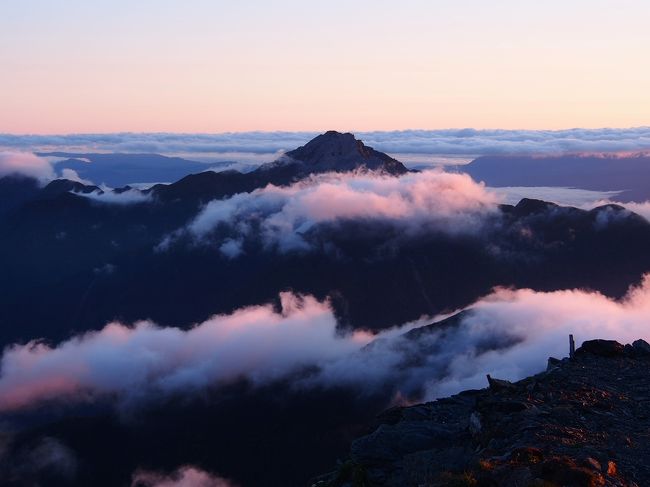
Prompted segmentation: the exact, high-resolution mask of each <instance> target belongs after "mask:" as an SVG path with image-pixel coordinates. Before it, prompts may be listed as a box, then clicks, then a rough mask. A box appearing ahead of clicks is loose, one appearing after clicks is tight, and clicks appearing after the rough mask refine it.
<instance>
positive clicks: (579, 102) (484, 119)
mask: <svg viewBox="0 0 650 487" xmlns="http://www.w3.org/2000/svg"><path fill="white" fill-rule="evenodd" d="M648 18H650V2H648V1H647V0H608V1H605V0H563V1H559V0H547V1H544V2H539V1H532V0H499V1H494V2H487V1H485V0H402V1H400V2H399V3H398V2H394V1H385V0H347V1H342V0H330V1H327V2H315V1H304V0H303V1H298V0H276V1H273V2H269V1H262V0H248V1H241V2H232V1H220V0H212V1H208V0H175V1H171V0H138V1H136V2H134V1H127V0H110V1H109V0H94V1H92V2H88V1H82V0H58V1H57V0H0V69H1V73H2V75H1V76H0V113H1V114H2V116H0V133H13V134H26V133H31V134H53V133H56V134H59V133H60V134H65V133H103V132H122V131H131V132H192V133H194V132H196V133H217V132H230V131H233V132H238V131H250V130H263V131H275V130H289V131H291V130H302V131H320V130H324V129H330V128H334V129H338V130H351V131H362V130H366V131H368V130H400V129H440V128H451V127H473V128H478V129H484V128H510V129H562V128H571V127H585V128H596V127H634V126H644V125H648V115H649V114H650V90H648V89H647V87H648V86H650V65H648V63H647V58H648V55H649V54H650V29H648V28H647V20H648Z"/></svg>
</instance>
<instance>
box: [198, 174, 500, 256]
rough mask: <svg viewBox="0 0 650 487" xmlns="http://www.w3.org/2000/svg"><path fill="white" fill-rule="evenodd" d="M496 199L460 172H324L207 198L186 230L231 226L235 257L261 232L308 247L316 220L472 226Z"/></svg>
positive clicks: (226, 245)
mask: <svg viewBox="0 0 650 487" xmlns="http://www.w3.org/2000/svg"><path fill="white" fill-rule="evenodd" d="M497 202H498V197H497V196H496V195H495V194H494V193H491V192H488V191H486V190H485V188H484V186H483V185H481V184H479V183H476V182H474V181H473V180H472V179H471V178H470V177H469V176H467V175H464V174H450V173H444V172H441V171H425V172H422V173H413V174H406V175H404V176H400V177H399V178H396V177H391V176H378V175H376V174H370V173H353V174H325V175H321V176H316V177H313V178H310V179H308V180H306V181H301V182H299V183H295V184H293V185H291V186H288V187H277V186H273V185H269V186H267V187H265V188H263V189H259V190H255V191H253V192H252V193H241V194H237V195H235V196H233V197H231V198H227V199H224V200H215V201H212V202H210V203H209V204H208V205H207V206H206V207H205V208H204V209H203V210H202V211H201V212H200V213H199V215H198V216H197V217H196V218H195V219H194V220H193V221H192V222H191V223H190V224H189V225H188V227H187V231H188V232H189V233H190V234H191V235H192V236H193V237H194V238H195V239H196V240H199V241H200V240H202V239H205V238H206V237H207V236H209V235H210V234H211V233H212V232H213V231H214V230H216V229H219V228H220V227H221V228H223V227H228V228H229V231H226V233H225V235H226V237H222V240H221V243H219V246H220V249H221V251H222V253H224V254H225V255H227V256H229V257H236V256H238V255H239V254H240V253H241V248H242V240H243V239H246V238H247V237H249V236H251V235H258V234H259V235H261V237H262V238H263V240H264V242H265V243H266V244H267V245H274V246H275V245H277V247H278V248H279V249H280V250H283V251H287V250H296V249H303V250H304V249H308V248H309V243H308V233H309V231H310V230H311V229H312V228H313V227H314V226H316V225H318V224H322V223H332V222H336V221H343V220H356V221H359V220H381V221H385V222H388V223H390V224H392V225H395V226H399V227H400V228H402V229H403V230H404V231H405V232H412V233H417V232H420V231H426V230H428V231H431V230H438V231H445V232H448V233H467V232H470V233H472V232H477V231H480V228H481V223H482V221H483V219H484V217H485V215H487V214H493V213H495V212H496V211H497V210H496V207H495V204H496V203H497Z"/></svg>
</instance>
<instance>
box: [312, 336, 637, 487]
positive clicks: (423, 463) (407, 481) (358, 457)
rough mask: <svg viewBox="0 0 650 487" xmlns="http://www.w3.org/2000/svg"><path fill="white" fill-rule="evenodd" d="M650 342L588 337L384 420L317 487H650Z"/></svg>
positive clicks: (387, 414) (385, 415) (386, 415)
mask: <svg viewBox="0 0 650 487" xmlns="http://www.w3.org/2000/svg"><path fill="white" fill-rule="evenodd" d="M649 371H650V345H648V343H646V342H644V341H643V340H638V341H636V342H634V344H633V345H625V346H623V345H621V344H619V343H617V342H615V341H609V340H592V341H587V342H585V343H584V344H583V345H582V347H581V348H579V349H578V350H577V351H576V353H575V357H574V358H573V359H568V358H566V359H563V360H557V359H553V358H551V359H549V364H548V368H547V370H546V371H545V372H543V373H541V374H538V375H536V376H533V377H529V378H527V379H524V380H522V381H519V382H517V383H510V382H507V381H501V380H495V379H491V378H489V387H488V388H487V389H484V390H480V391H466V392H463V393H460V394H458V395H456V396H452V397H449V398H445V399H440V400H437V401H434V402H430V403H426V404H420V405H417V406H411V407H405V408H395V409H392V410H389V411H387V412H385V413H383V414H382V416H381V417H380V418H379V421H380V423H381V424H380V425H379V427H378V428H377V429H376V430H375V431H374V432H373V433H371V434H370V435H368V436H365V437H362V438H360V439H358V440H356V441H355V442H354V443H353V445H352V449H351V455H350V460H349V461H348V462H346V463H344V464H342V465H340V466H339V468H338V470H337V471H336V472H334V473H332V474H329V475H326V476H324V477H322V478H320V479H318V480H316V481H315V482H314V485H318V486H323V487H324V486H332V487H333V486H350V487H352V486H401V487H407V486H422V487H429V486H447V485H450V486H504V487H515V486H517V487H519V486H521V487H527V486H539V487H553V486H558V487H559V486H589V487H592V486H594V487H595V486H640V487H641V486H648V485H650V372H649Z"/></svg>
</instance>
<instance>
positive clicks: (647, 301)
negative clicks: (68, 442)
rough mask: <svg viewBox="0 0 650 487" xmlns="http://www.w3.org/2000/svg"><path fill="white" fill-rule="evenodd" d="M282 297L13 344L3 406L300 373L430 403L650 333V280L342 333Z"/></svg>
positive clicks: (300, 382)
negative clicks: (198, 318)
mask: <svg viewBox="0 0 650 487" xmlns="http://www.w3.org/2000/svg"><path fill="white" fill-rule="evenodd" d="M282 303H283V308H282V311H280V312H278V311H275V310H274V309H273V308H272V307H271V306H270V305H266V306H251V307H247V308H243V309H240V310H238V311H236V312H234V313H233V314H231V315H223V316H215V317H213V318H211V319H209V320H207V321H206V322H203V323H201V324H198V325H196V326H195V327H194V328H191V329H189V330H180V329H177V328H160V327H158V326H156V325H155V324H153V323H150V322H139V323H136V324H135V325H134V326H132V327H129V326H125V325H122V324H119V323H112V324H109V325H107V326H106V327H105V328H104V329H102V330H100V331H97V332H90V333H87V334H85V335H80V336H77V337H74V338H72V339H70V340H68V341H66V342H63V343H61V344H59V345H58V346H54V347H50V346H47V345H45V344H42V343H37V342H32V343H29V344H26V345H14V346H12V347H9V348H7V349H6V350H5V351H4V354H3V357H2V362H1V368H0V398H2V399H1V400H0V410H3V411H10V410H16V409H21V408H25V407H29V406H33V405H36V404H38V403H40V402H42V401H44V400H48V399H66V400H75V399H76V400H88V399H89V398H92V397H96V396H98V395H99V396H101V395H106V394H117V396H118V397H121V398H122V399H126V400H129V401H130V403H132V404H133V403H134V401H135V403H137V400H138V399H144V400H148V399H151V398H155V397H157V396H159V395H160V394H171V393H175V392H183V393H187V392H189V391H200V390H202V389H205V388H212V387H218V386H219V385H220V384H226V383H228V382H229V381H232V380H236V379H239V378H247V379H249V380H250V381H252V383H253V384H267V383H269V382H272V381H274V380H276V379H282V378H285V377H292V376H294V377H295V379H294V381H293V384H294V387H296V388H309V387H327V386H345V385H347V386H352V387H354V388H355V390H359V391H361V392H363V391H366V392H369V393H371V392H372V391H376V390H379V389H380V390H384V391H385V390H386V388H393V389H394V393H395V394H396V395H400V396H403V397H413V398H422V397H426V398H429V399H432V398H436V397H441V396H446V395H449V394H452V393H456V392H459V391H461V390H464V389H467V388H477V387H478V388H480V387H484V386H485V374H486V373H490V374H492V375H494V376H496V377H501V378H505V379H511V380H516V379H520V378H523V377H525V376H528V375H530V374H533V373H537V372H540V371H541V370H543V369H544V367H545V365H546V358H547V357H548V356H550V355H554V356H558V357H562V356H565V355H566V352H567V336H568V334H569V333H572V334H574V335H575V336H576V338H577V339H578V341H580V340H586V339H591V338H594V337H599V338H610V339H616V340H619V341H622V342H631V341H633V340H635V339H637V338H645V339H650V329H649V328H648V327H647V316H648V313H649V312H650V277H649V276H646V277H645V278H644V280H643V282H642V283H641V284H640V285H639V286H638V287H635V288H632V289H631V290H630V291H629V293H628V294H627V296H626V297H625V298H624V299H623V300H621V301H615V300H612V299H610V298H607V297H605V296H603V295H601V294H599V293H595V292H587V291H581V290H565V291H555V292H535V291H532V290H529V289H520V290H506V289H499V290H496V291H495V292H494V293H493V294H491V295H489V296H487V297H486V298H484V299H481V300H479V301H478V302H477V303H475V304H474V305H473V306H471V307H470V310H469V311H468V312H467V313H465V314H463V315H459V317H458V318H457V322H456V323H454V324H452V325H450V326H437V325H434V326H432V327H429V328H427V329H422V330H417V329H416V328H417V327H418V326H421V325H422V324H423V323H425V322H423V321H420V322H419V323H411V324H409V325H405V326H403V327H401V328H395V329H391V330H387V331H385V332H381V333H379V334H377V335H371V334H369V333H365V332H356V333H354V334H341V333H340V332H339V331H338V330H337V327H336V319H335V317H334V315H333V312H332V310H331V308H330V306H329V304H328V303H327V302H319V301H317V300H316V299H314V298H312V297H309V296H307V297H298V296H295V295H292V294H283V296H282ZM410 330H412V331H410ZM423 330H424V331H423ZM413 334H417V336H414V335H413ZM244 351H245V353H244ZM299 371H302V372H301V373H300V374H298V375H297V376H296V375H295V374H296V373H297V372H299Z"/></svg>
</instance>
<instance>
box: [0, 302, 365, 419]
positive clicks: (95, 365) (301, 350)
mask: <svg viewBox="0 0 650 487" xmlns="http://www.w3.org/2000/svg"><path fill="white" fill-rule="evenodd" d="M281 302H282V310H281V311H280V312H276V311H275V310H274V309H273V307H272V306H271V305H262V306H252V307H248V308H243V309H240V310H238V311H236V312H235V313H233V314H231V315H220V316H214V317H212V318H211V319H209V320H207V321H205V322H203V323H201V324H199V325H197V326H195V327H194V328H192V329H190V330H187V331H183V330H181V329H178V328H159V327H157V326H156V325H155V324H153V323H151V322H139V323H136V324H135V325H134V326H133V327H128V326H125V325H122V324H119V323H111V324H109V325H107V326H106V327H105V328H104V329H102V330H101V331H97V332H90V333H87V334H85V335H82V336H79V337H76V338H73V339H71V340H68V341H66V342H64V343H61V344H60V345H58V346H57V347H50V346H48V345H45V344H43V343H38V342H31V343H29V344H27V345H16V346H13V347H10V348H8V349H6V350H5V351H4V355H3V357H2V362H1V367H0V370H1V376H0V410H10V409H15V408H20V407H23V406H27V405H30V404H32V403H36V402H39V401H42V400H47V399H51V398H61V397H64V398H65V397H73V398H79V397H83V395H84V394H87V393H88V394H91V395H93V394H111V393H117V394H121V395H124V396H132V395H138V393H139V392H144V391H146V393H147V394H151V393H163V394H164V393H170V392H174V391H178V390H186V389H200V388H204V387H208V386H211V385H218V384H219V383H224V382H228V381H232V380H235V379H238V378H241V377H248V378H249V379H251V380H253V381H267V380H271V379H273V378H277V377H281V376H284V375H285V374H287V373H288V372H290V371H292V370H294V369H295V368H296V367H300V366H303V365H308V364H313V363H314V362H315V361H316V362H318V361H320V360H325V359H331V358H334V357H335V356H337V355H339V354H345V353H349V352H350V351H352V350H355V349H358V348H359V347H361V346H363V345H364V344H365V343H367V342H368V341H369V340H370V337H369V335H366V334H363V333H355V334H353V335H348V336H345V337H341V336H339V335H338V333H337V331H336V320H335V318H334V315H333V313H332V311H331V309H330V307H329V305H328V304H327V303H322V302H318V301H317V300H315V299H314V298H312V297H305V298H300V297H297V296H295V295H292V294H288V293H284V294H282V295H281Z"/></svg>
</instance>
